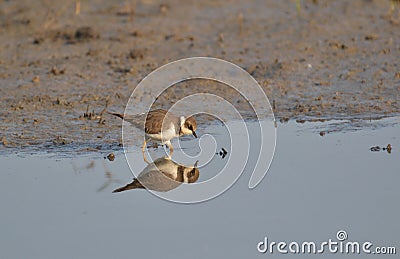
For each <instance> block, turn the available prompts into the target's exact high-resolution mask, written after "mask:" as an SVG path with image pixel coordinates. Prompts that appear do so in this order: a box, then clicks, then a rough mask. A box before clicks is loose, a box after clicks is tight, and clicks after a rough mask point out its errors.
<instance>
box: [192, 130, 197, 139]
mask: <svg viewBox="0 0 400 259" xmlns="http://www.w3.org/2000/svg"><path fill="white" fill-rule="evenodd" d="M192 134H193V136H194V137H195V138H197V134H196V132H195V131H194V130H193V131H192Z"/></svg>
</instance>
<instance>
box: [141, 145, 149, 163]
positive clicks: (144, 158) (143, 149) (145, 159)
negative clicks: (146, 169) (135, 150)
mask: <svg viewBox="0 0 400 259" xmlns="http://www.w3.org/2000/svg"><path fill="white" fill-rule="evenodd" d="M146 145H147V140H146V139H144V142H143V146H142V155H143V160H144V161H145V162H146V163H147V164H150V163H149V161H148V160H147V158H146V154H145V153H144V151H145V149H146Z"/></svg>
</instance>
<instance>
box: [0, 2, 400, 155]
mask: <svg viewBox="0 0 400 259" xmlns="http://www.w3.org/2000/svg"><path fill="white" fill-rule="evenodd" d="M77 2H80V1H65V2H64V3H63V4H59V3H53V2H52V1H44V3H42V2H39V1H17V2H13V1H2V2H1V3H0V53H1V54H0V55H1V56H0V81H1V87H0V95H1V102H0V128H1V135H0V140H1V141H0V150H2V151H10V150H11V151H14V150H20V149H28V150H32V151H38V150H43V149H44V150H51V149H57V148H59V147H63V146H72V147H73V148H77V149H79V150H82V151H83V152H85V150H87V151H90V150H113V149H120V144H121V133H120V132H121V131H120V127H121V121H119V120H118V119H116V118H112V117H111V116H109V115H107V114H104V112H103V111H104V108H105V107H106V106H107V109H110V110H112V111H119V112H121V111H123V110H124V108H125V104H126V102H127V100H128V98H129V95H130V94H131V92H132V91H133V89H134V88H135V86H136V85H137V83H138V82H139V81H140V80H141V79H143V78H144V77H145V76H146V75H147V74H148V73H150V72H151V71H152V70H154V69H155V68H157V67H159V66H161V65H164V64H166V63H168V62H170V61H174V60H177V59H181V58H186V57H193V56H211V57H217V58H222V59H225V60H228V61H231V62H233V63H235V64H237V65H239V66H240V67H242V68H244V69H246V70H247V71H248V72H249V73H250V74H251V75H252V76H254V78H255V79H256V80H257V81H258V82H259V84H260V85H261V86H262V87H263V89H264V91H265V92H266V94H267V96H268V97H269V99H270V101H271V103H273V104H274V112H275V116H276V118H277V120H278V121H281V122H285V121H287V120H289V119H294V120H297V121H298V122H304V121H314V120H332V119H352V120H358V119H377V118H383V117H391V116H396V115H399V114H400V94H399V93H400V66H399V63H398V60H399V57H400V31H399V30H398V26H399V25H400V13H399V9H400V6H397V5H394V6H392V5H391V2H390V1H380V0H369V1H367V0H357V1H344V0H336V1H311V0H310V1H307V0H304V1H301V5H300V9H299V8H297V7H296V4H295V3H294V2H293V1H267V2H266V3H265V2H264V1H260V2H256V1H254V2H251V3H244V2H241V1H235V3H231V2H230V3H229V4H228V3H224V2H219V3H214V2H212V1H202V2H201V3H197V2H194V1H193V2H191V1H187V2H184V3H181V2H179V1H169V2H168V3H164V2H161V1H152V0H142V1H112V2H110V1H105V0H93V1H85V2H83V1H82V2H80V7H79V10H78V9H77V6H76V3H77ZM196 86H197V87H199V88H202V89H204V88H207V89H209V91H211V92H213V93H216V94H220V95H222V96H224V97H225V98H226V99H227V100H230V101H232V102H235V103H238V102H237V98H238V97H237V96H236V95H235V93H234V92H230V91H225V90H221V88H220V87H218V86H217V85H213V84H209V83H207V82H202V83H199V84H190V83H188V84H187V85H185V84H183V85H182V90H181V91H179V93H175V92H174V91H170V92H167V93H166V95H165V96H164V97H163V98H160V100H159V102H158V104H157V105H159V107H164V108H168V106H170V105H171V104H172V103H173V102H174V100H178V99H179V98H181V97H182V96H184V95H185V94H187V93H188V91H189V90H188V89H193V88H195V87H196ZM185 89H186V90H185ZM239 108H242V109H243V110H246V107H245V105H243V106H241V105H239ZM102 112H103V113H102ZM89 113H90V114H89ZM85 114H86V115H90V116H84V115H85Z"/></svg>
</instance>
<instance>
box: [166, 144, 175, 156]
mask: <svg viewBox="0 0 400 259" xmlns="http://www.w3.org/2000/svg"><path fill="white" fill-rule="evenodd" d="M165 144H166V145H167V146H168V148H169V156H168V157H169V158H171V157H172V154H173V153H174V147H173V146H172V144H171V142H167V143H165Z"/></svg>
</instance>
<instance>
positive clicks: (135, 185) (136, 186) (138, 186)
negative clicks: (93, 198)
mask: <svg viewBox="0 0 400 259" xmlns="http://www.w3.org/2000/svg"><path fill="white" fill-rule="evenodd" d="M143 188H144V186H143V185H142V184H141V183H140V182H139V181H138V180H137V179H134V180H133V182H131V183H130V184H127V185H125V186H124V187H120V188H118V189H115V190H114V191H113V193H115V192H123V191H127V190H132V189H143Z"/></svg>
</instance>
